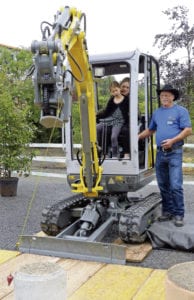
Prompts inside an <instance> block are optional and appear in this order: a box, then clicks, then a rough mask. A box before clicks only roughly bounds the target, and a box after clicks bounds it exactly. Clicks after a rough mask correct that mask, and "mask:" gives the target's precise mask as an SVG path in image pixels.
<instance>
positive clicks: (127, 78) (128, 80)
mask: <svg viewBox="0 0 194 300" xmlns="http://www.w3.org/2000/svg"><path fill="white" fill-rule="evenodd" d="M125 82H128V83H130V78H129V77H125V78H123V79H122V80H121V82H120V85H122V84H123V83H125Z"/></svg>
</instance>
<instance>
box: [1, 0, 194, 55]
mask: <svg viewBox="0 0 194 300" xmlns="http://www.w3.org/2000/svg"><path fill="white" fill-rule="evenodd" d="M178 5H182V6H186V7H187V8H188V9H189V17H190V24H191V25H193V23H194V1H193V0H170V1H169V0H162V1H156V0H147V1H144V0H134V1H130V0H119V1H109V0H69V1H63V0H39V1H37V0H33V1H32V0H6V1H4V2H3V5H2V7H1V17H0V25H1V26H0V28H1V29H0V44H5V45H9V46H15V47H30V45H31V42H32V41H33V40H41V38H42V37H41V32H40V23H41V22H42V21H48V22H50V23H53V21H54V15H55V14H56V13H57V11H58V10H59V9H60V8H61V7H63V6H70V7H75V8H76V9H78V10H80V11H82V12H83V13H85V14H86V22H87V24H86V28H87V30H86V39H87V45H88V52H89V54H100V53H113V52H122V51H132V50H135V49H137V48H138V49H139V50H140V51H142V52H144V53H149V54H152V55H155V56H157V55H158V53H159V49H158V48H157V47H153V43H154V37H155V35H156V34H158V33H165V32H166V33H169V32H170V27H171V23H170V22H169V21H168V18H167V16H166V15H164V14H163V13H162V11H164V10H166V9H168V8H172V7H175V6H178Z"/></svg>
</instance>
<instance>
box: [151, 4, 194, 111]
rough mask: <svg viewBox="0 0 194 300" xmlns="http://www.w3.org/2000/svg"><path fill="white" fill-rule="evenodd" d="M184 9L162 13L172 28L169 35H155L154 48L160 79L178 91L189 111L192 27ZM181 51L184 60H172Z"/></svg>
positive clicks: (193, 76) (193, 88) (193, 85)
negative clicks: (156, 49) (180, 92)
mask: <svg viewBox="0 0 194 300" xmlns="http://www.w3.org/2000/svg"><path fill="white" fill-rule="evenodd" d="M188 12H189V11H188V9H187V8H186V7H184V6H176V7H173V8H172V9H167V10H166V11H164V12H163V13H164V14H165V15H166V16H167V17H168V19H169V20H170V22H171V24H172V26H171V28H170V33H163V34H157V35H156V36H155V42H154V45H157V46H158V47H159V48H160V54H161V57H160V59H159V62H160V66H161V78H162V79H163V81H164V82H168V83H171V84H173V85H174V86H175V87H176V88H179V89H180V90H181V91H182V101H183V104H184V105H185V106H186V107H187V108H188V109H189V110H190V111H191V109H192V107H191V105H192V102H193V99H194V66H193V59H194V57H193V55H194V24H193V25H190V24H189V18H188ZM180 50H181V53H182V52H183V53H185V55H184V54H183V56H184V60H180V59H173V57H174V56H175V54H176V53H177V52H178V51H180Z"/></svg>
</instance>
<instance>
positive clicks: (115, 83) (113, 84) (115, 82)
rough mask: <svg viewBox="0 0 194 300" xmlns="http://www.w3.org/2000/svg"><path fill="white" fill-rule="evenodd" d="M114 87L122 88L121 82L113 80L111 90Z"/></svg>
mask: <svg viewBox="0 0 194 300" xmlns="http://www.w3.org/2000/svg"><path fill="white" fill-rule="evenodd" d="M112 88H119V89H120V84H119V83H118V81H116V80H114V81H112V82H111V84H110V86H109V89H110V90H111V89H112Z"/></svg>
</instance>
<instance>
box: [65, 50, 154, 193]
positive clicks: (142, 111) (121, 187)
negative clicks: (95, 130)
mask: <svg viewBox="0 0 194 300" xmlns="http://www.w3.org/2000/svg"><path fill="white" fill-rule="evenodd" d="M89 59H90V64H91V67H92V73H93V79H94V85H95V87H94V90H95V103H96V112H98V110H99V109H102V108H103V107H105V105H106V102H107V101H108V99H109V97H110V94H109V93H110V92H109V83H110V82H111V81H112V80H117V81H119V82H120V81H121V80H122V79H123V78H129V82H130V93H129V120H128V124H129V125H127V126H126V125H125V126H124V127H123V128H122V130H121V132H120V135H119V155H118V157H117V158H112V157H111V155H110V154H109V153H110V152H111V151H110V126H106V122H105V123H104V131H103V137H102V144H101V145H100V146H101V149H102V151H101V153H100V154H99V160H100V163H102V167H103V173H102V180H101V185H102V186H103V191H102V193H107V192H108V193H112V192H113V193H115V192H116V193H117V192H129V191H136V190H138V189H139V188H141V187H143V186H145V185H146V184H148V183H149V182H150V181H151V180H152V179H153V175H154V159H155V153H154V139H153V138H150V139H149V140H146V141H142V140H141V141H138V133H139V132H140V131H142V130H143V129H145V128H146V127H147V126H148V124H149V121H150V118H151V115H152V112H153V110H155V109H156V108H157V107H158V105H159V102H158V97H157V93H156V90H157V89H158V88H159V66H158V63H157V61H156V60H155V58H154V57H152V56H150V55H148V54H144V53H141V52H140V51H138V50H135V51H132V52H125V53H117V54H105V55H93V56H90V58H89ZM76 106H77V101H73V102H72V115H71V122H69V123H67V124H66V145H67V148H66V151H67V152H66V157H67V174H68V176H67V178H68V182H69V184H70V185H71V184H72V183H73V182H76V181H77V180H78V178H79V172H78V170H79V166H78V164H79V160H80V159H79V154H78V153H79V139H78V136H77V135H75V131H74V127H75V126H76V122H78V120H77V119H76V118H75V117H76V113H77V110H76ZM74 118H75V119H74ZM82 122H84V120H82ZM74 147H77V149H75V148H74ZM126 154H127V155H126ZM125 157H127V158H125ZM77 158H78V159H77Z"/></svg>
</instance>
